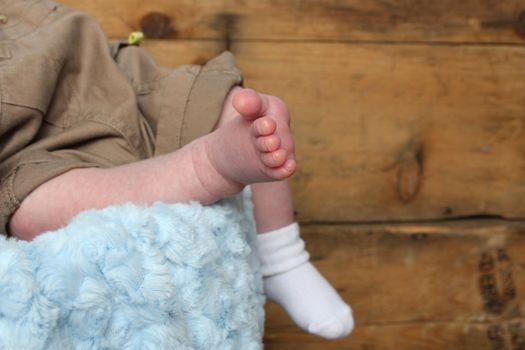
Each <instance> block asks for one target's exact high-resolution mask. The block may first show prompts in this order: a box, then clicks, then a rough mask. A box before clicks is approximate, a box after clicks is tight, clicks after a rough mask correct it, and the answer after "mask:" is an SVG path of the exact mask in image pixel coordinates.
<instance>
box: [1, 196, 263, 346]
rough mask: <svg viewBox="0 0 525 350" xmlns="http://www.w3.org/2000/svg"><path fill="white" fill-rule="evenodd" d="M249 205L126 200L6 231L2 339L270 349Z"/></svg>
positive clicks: (44, 343)
mask: <svg viewBox="0 0 525 350" xmlns="http://www.w3.org/2000/svg"><path fill="white" fill-rule="evenodd" d="M245 197H246V196H245ZM244 203H246V200H245V201H244ZM245 207H246V206H245ZM249 211H250V210H249V208H248V209H246V208H244V209H243V201H242V199H241V197H235V198H232V199H229V200H226V201H222V202H220V203H217V204H215V205H212V206H202V205H200V204H197V203H191V204H176V205H166V204H160V203H158V204H155V205H153V206H151V207H137V206H133V205H124V206H119V207H111V208H107V209H104V210H100V211H88V212H84V213H82V214H80V215H79V216H77V217H76V218H75V219H74V220H73V221H72V222H71V223H70V224H69V225H68V226H67V227H65V228H63V229H60V230H58V231H55V232H49V233H46V234H44V235H41V236H39V237H38V238H36V239H35V240H34V241H32V242H29V243H27V242H21V241H16V240H13V239H6V238H3V237H0V349H16V350H24V349H31V350H37V349H119V350H120V349H141V350H143V349H155V350H158V349H243V350H244V349H260V348H262V345H261V343H262V335H263V318H264V311H263V303H264V297H263V296H262V293H261V291H262V288H261V286H262V285H261V276H260V275H259V273H258V272H257V271H258V270H257V261H256V257H255V255H254V254H252V250H251V248H250V246H253V244H252V243H253V238H254V228H253V220H252V218H251V215H250V214H249Z"/></svg>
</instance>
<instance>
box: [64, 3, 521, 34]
mask: <svg viewBox="0 0 525 350" xmlns="http://www.w3.org/2000/svg"><path fill="white" fill-rule="evenodd" d="M60 2H61V3H63V4H65V5H68V6H71V7H75V8H78V9H81V10H84V11H86V12H88V13H91V14H92V15H93V16H95V17H96V18H97V19H98V20H99V21H100V22H101V23H102V26H103V27H104V28H105V30H106V31H107V32H108V34H109V36H110V37H127V35H128V34H129V32H131V31H136V30H142V31H144V32H145V33H146V34H147V35H148V36H149V37H151V38H177V39H188V38H195V39H220V40H292V41H297V40H302V41H312V40H335V41H393V42H407V41H410V42H455V43H464V42H474V43H481V42H483V43H489V42H491V43H523V42H525V3H524V1H523V0H506V1H489V0H483V1H479V0H466V1H456V0H444V1H420V0H387V1H384V0H373V1H370V0H339V1H335V0H322V1H319V0H303V1H289V0H225V1H193V0H177V1H173V0H149V1H139V0H113V1H107V0H91V1H80V0H60Z"/></svg>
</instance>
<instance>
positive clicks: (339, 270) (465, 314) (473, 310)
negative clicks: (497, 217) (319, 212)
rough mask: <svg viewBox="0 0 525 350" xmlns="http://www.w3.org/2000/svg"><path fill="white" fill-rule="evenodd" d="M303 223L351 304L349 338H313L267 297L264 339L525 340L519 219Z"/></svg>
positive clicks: (515, 343) (381, 342)
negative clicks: (353, 327) (352, 328)
mask: <svg viewBox="0 0 525 350" xmlns="http://www.w3.org/2000/svg"><path fill="white" fill-rule="evenodd" d="M302 229H303V237H304V239H305V241H306V245H307V248H308V249H309V250H310V253H311V255H312V257H313V261H314V264H315V265H316V266H317V267H318V268H319V270H320V271H321V272H322V273H323V274H324V276H326V278H327V279H328V280H329V281H331V282H332V283H333V284H334V286H335V287H336V288H337V289H338V291H339V292H340V293H341V295H342V297H343V298H344V299H345V300H346V301H348V302H349V303H350V304H352V307H353V310H354V315H355V318H356V320H357V328H356V331H355V333H354V334H353V335H352V336H351V337H349V338H347V339H343V340H339V341H335V342H334V341H326V340H321V339H319V338H316V337H313V336H310V335H307V334H304V333H303V332H301V331H300V330H299V329H298V328H296V327H295V326H294V325H293V324H292V323H291V321H289V320H288V319H287V317H286V316H285V314H284V313H283V312H282V311H281V310H280V309H279V308H278V307H277V306H275V305H269V306H268V307H267V321H266V336H265V344H266V345H267V347H266V349H293V348H295V349H296V348H301V349H319V348H322V349H381V350H399V349H403V350H412V349H413V350H416V349H417V350H438V349H439V350H441V349H454V350H457V349H476V350H485V349H487V350H489V349H490V350H495V349H498V350H517V349H523V348H525V317H524V312H525V254H523V252H524V251H525V222H521V223H508V222H505V221H488V220H479V221H459V222H453V223H441V224H425V225H423V224H404V225H392V224H385V225H312V226H303V227H302ZM498 344H499V345H498Z"/></svg>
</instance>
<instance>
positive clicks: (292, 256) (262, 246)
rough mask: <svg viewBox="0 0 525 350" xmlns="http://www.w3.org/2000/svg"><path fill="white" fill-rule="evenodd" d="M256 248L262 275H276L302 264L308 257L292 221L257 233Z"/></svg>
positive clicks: (296, 227) (297, 228)
mask: <svg viewBox="0 0 525 350" xmlns="http://www.w3.org/2000/svg"><path fill="white" fill-rule="evenodd" d="M257 250H258V253H259V254H258V255H259V261H260V263H261V267H260V268H261V273H262V275H263V276H264V277H267V276H272V275H276V274H279V273H283V272H286V271H290V270H291V269H293V268H295V267H297V266H299V265H302V264H303V263H305V262H307V261H308V259H309V258H310V255H309V254H308V252H307V251H306V250H305V249H304V241H303V240H302V239H301V238H300V237H299V225H298V224H297V223H296V222H294V223H292V224H290V225H288V226H285V227H282V228H280V229H277V230H274V231H270V232H266V233H260V234H258V235H257Z"/></svg>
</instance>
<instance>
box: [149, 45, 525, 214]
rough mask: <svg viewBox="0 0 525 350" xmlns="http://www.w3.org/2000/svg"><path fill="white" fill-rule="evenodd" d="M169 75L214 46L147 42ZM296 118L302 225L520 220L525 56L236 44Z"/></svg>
mask: <svg viewBox="0 0 525 350" xmlns="http://www.w3.org/2000/svg"><path fill="white" fill-rule="evenodd" d="M145 47H146V48H147V49H149V50H150V51H151V52H152V53H153V54H154V55H155V56H156V57H157V59H158V60H159V62H160V63H161V64H163V65H168V66H169V65H175V64H179V63H181V62H183V61H185V62H186V63H187V62H200V61H202V60H205V59H208V58H210V57H212V56H213V55H214V54H216V53H218V52H220V51H221V50H222V49H223V47H222V45H221V44H220V43H216V42H208V41H202V42H196V41H191V42H162V41H153V42H151V41H150V42H147V43H146V45H145ZM232 50H233V51H234V53H235V55H236V57H237V59H238V63H239V66H240V68H241V70H242V71H243V72H244V75H245V82H246V85H247V86H251V87H254V88H256V89H258V90H260V91H263V92H271V93H272V94H274V95H277V96H279V97H281V98H282V99H283V100H284V101H285V102H286V103H287V104H288V106H289V108H290V110H291V112H292V127H293V131H294V136H295V139H296V143H297V150H296V151H297V157H298V161H299V170H298V172H297V174H296V175H295V176H294V177H293V178H292V180H291V182H292V185H293V189H294V195H295V202H296V207H297V214H298V215H297V218H298V220H300V221H302V222H362V221H388V220H395V221H403V220H425V219H442V218H454V217H465V216H471V215H498V216H503V217H508V218H523V217H525V205H524V204H525V182H524V181H523V179H524V178H525V158H524V157H523V150H524V149H525V138H524V137H523V135H524V131H525V125H524V123H525V70H524V69H523V68H522V67H525V48H517V47H516V48H511V47H486V46H474V47H472V46H470V47H463V46H446V45H445V46H428V45H348V44H340V43H324V44H321V43H280V44H277V43H234V44H233V46H232Z"/></svg>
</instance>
